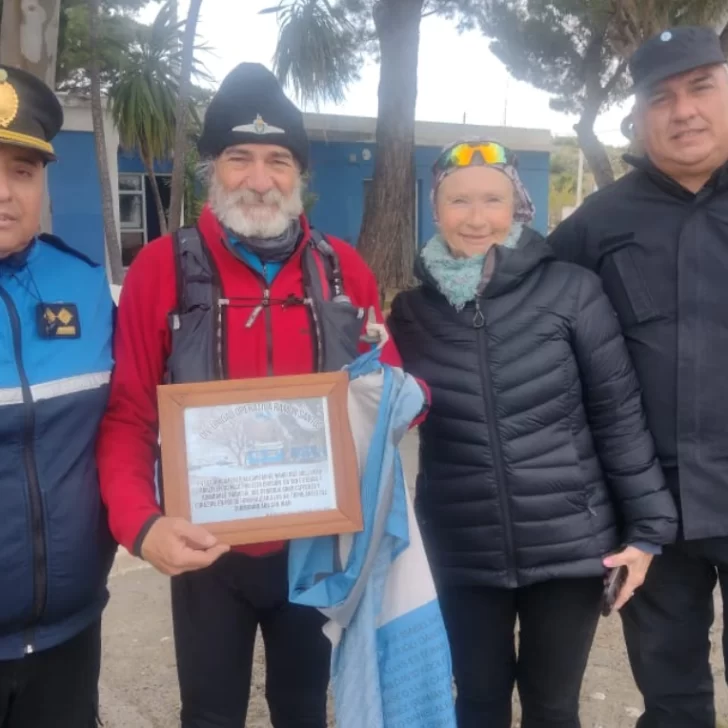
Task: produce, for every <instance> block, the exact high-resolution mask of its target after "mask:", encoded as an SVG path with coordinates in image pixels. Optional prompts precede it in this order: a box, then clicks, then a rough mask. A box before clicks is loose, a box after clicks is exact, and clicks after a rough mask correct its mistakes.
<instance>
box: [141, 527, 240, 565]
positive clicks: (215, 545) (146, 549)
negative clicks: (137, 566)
mask: <svg viewBox="0 0 728 728" xmlns="http://www.w3.org/2000/svg"><path fill="white" fill-rule="evenodd" d="M229 550H230V547H229V546H228V545H227V544H224V543H220V542H219V541H218V540H217V539H216V538H215V536H213V535H212V534H211V533H209V532H208V531H206V530H205V529H204V528H201V527H200V526H194V525H193V524H191V523H190V522H189V521H186V520H185V519H184V518H168V517H165V516H163V517H162V518H159V519H158V520H157V521H156V522H155V523H154V525H153V526H152V527H151V528H150V529H149V533H147V535H146V537H145V539H144V541H143V542H142V549H141V551H142V557H143V558H144V560H145V561H148V562H149V563H150V564H151V565H152V566H153V567H154V568H155V569H157V571H161V572H162V574H166V575H167V576H177V575H179V574H184V573H185V572H187V571H197V570H198V569H204V568H206V567H208V566H210V565H211V564H213V563H215V561H217V560H218V559H219V558H220V557H221V556H222V555H223V554H225V553H227V552H228V551H229Z"/></svg>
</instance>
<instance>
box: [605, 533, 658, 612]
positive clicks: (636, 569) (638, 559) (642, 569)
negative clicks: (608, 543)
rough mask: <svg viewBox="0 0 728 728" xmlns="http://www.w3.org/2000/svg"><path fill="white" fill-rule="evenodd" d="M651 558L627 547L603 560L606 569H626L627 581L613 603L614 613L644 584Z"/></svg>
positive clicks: (642, 552)
mask: <svg viewBox="0 0 728 728" xmlns="http://www.w3.org/2000/svg"><path fill="white" fill-rule="evenodd" d="M653 558H654V557H653V555H652V554H648V553H645V552H644V551H640V549H638V548H635V547H634V546H627V548H626V549H624V551H621V552H620V553H618V554H614V555H612V556H608V557H607V558H606V559H604V566H606V567H607V568H608V569H616V568H617V567H619V566H626V567H627V579H626V580H625V582H624V585H623V586H622V588H621V589H620V592H619V594H618V596H617V601H616V602H615V603H614V609H615V610H616V611H619V610H620V609H621V608H622V607H623V606H624V605H625V604H626V603H627V602H628V601H629V600H630V599H631V598H632V597H633V596H634V593H635V591H636V590H637V589H639V587H641V586H642V584H644V581H645V578H646V577H647V571H648V569H649V568H650V564H651V563H652V559H653Z"/></svg>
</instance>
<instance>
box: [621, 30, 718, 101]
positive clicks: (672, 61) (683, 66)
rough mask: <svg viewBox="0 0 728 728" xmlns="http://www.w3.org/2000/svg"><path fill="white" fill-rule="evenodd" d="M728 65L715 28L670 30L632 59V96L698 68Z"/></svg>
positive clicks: (645, 43)
mask: <svg viewBox="0 0 728 728" xmlns="http://www.w3.org/2000/svg"><path fill="white" fill-rule="evenodd" d="M725 62H726V57H725V53H723V49H722V48H721V47H720V38H719V37H718V34H717V33H716V32H715V31H714V30H713V29H712V28H707V27H702V26H688V25H686V26H681V27H677V28H670V29H668V30H664V31H662V32H661V33H658V34H657V35H655V36H653V37H652V38H650V39H649V40H646V41H645V42H644V43H643V44H642V45H641V46H640V47H639V48H638V49H637V50H636V51H635V52H634V54H633V55H632V57H631V58H630V60H629V70H630V72H631V74H632V82H633V86H632V92H633V93H639V92H641V91H644V90H645V89H648V88H650V87H652V86H654V85H655V84H656V83H660V81H664V80H665V79H667V78H672V77H673V76H679V75H680V74H681V73H687V72H688V71H693V70H695V69H696V68H703V67H704V66H715V65H720V64H722V63H725Z"/></svg>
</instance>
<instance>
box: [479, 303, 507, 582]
mask: <svg viewBox="0 0 728 728" xmlns="http://www.w3.org/2000/svg"><path fill="white" fill-rule="evenodd" d="M473 328H475V330H476V331H477V336H478V346H479V349H480V358H481V361H480V377H481V380H482V384H483V393H484V395H485V403H486V406H487V408H488V415H487V416H488V433H489V436H490V449H491V452H492V453H493V465H494V467H495V477H496V482H497V485H498V494H499V496H500V504H501V516H502V518H503V529H504V531H505V535H506V549H507V554H506V556H507V561H508V576H509V580H510V579H512V580H513V584H512V585H513V586H517V585H518V577H517V574H516V569H515V566H514V563H513V562H514V559H515V549H514V547H513V525H512V523H511V507H510V503H509V500H508V491H507V489H506V477H505V472H504V468H503V451H502V450H501V442H500V435H499V433H498V422H497V421H496V410H495V398H494V397H493V381H492V377H491V374H490V363H489V362H490V358H489V356H488V330H487V328H486V325H485V315H484V314H483V311H482V309H481V307H480V296H477V297H476V299H475V315H474V316H473Z"/></svg>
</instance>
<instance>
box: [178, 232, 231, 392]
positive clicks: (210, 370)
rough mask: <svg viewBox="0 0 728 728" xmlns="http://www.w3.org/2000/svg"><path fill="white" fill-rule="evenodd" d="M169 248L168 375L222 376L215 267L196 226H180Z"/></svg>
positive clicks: (206, 378)
mask: <svg viewBox="0 0 728 728" xmlns="http://www.w3.org/2000/svg"><path fill="white" fill-rule="evenodd" d="M172 247H173V255H174V267H175V277H176V287H177V304H176V308H175V309H174V310H173V311H172V312H170V316H169V327H170V331H171V336H172V349H171V353H170V356H169V358H168V360H167V368H168V373H169V376H170V377H171V379H172V381H180V382H182V381H184V382H193V381H212V380H214V379H219V378H221V377H222V376H223V375H224V362H223V350H224V341H223V338H224V332H223V326H222V319H223V317H222V311H221V308H220V306H221V302H220V277H219V275H218V271H217V268H216V266H215V263H214V261H213V259H212V255H211V253H210V251H209V250H208V248H207V245H205V242H204V240H203V238H202V235H201V233H200V231H199V230H198V229H197V228H196V227H185V228H180V229H179V230H178V231H177V232H176V233H175V234H174V235H173V236H172Z"/></svg>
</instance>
